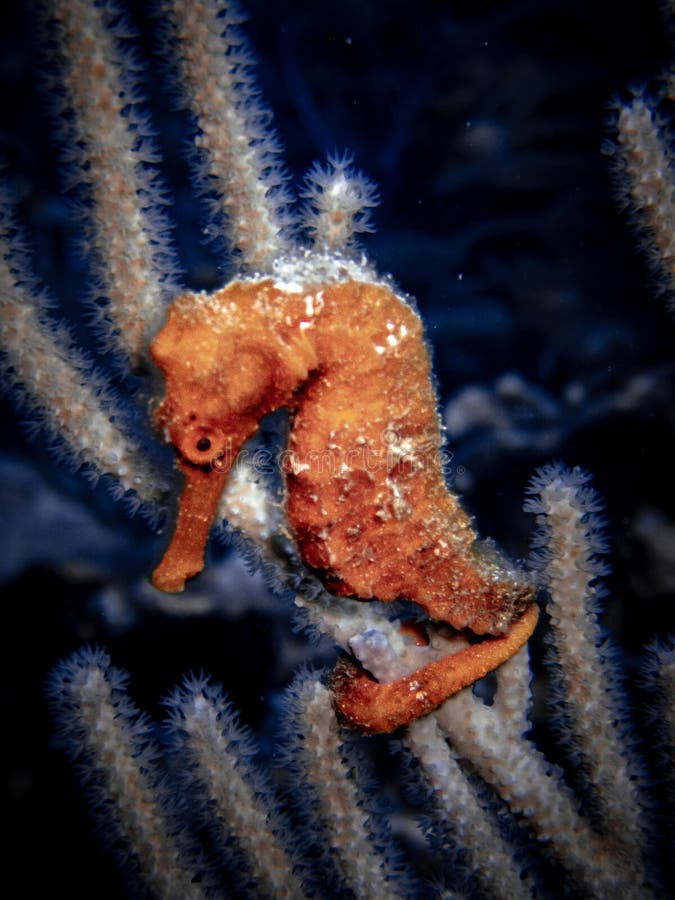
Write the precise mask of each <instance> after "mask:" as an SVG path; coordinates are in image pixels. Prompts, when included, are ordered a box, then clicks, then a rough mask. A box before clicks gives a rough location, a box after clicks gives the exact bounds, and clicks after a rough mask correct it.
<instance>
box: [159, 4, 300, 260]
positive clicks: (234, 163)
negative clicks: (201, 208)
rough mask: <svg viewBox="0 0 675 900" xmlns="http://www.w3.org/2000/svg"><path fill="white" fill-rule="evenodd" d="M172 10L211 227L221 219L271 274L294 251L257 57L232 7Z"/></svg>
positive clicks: (244, 254) (247, 255) (245, 254)
mask: <svg viewBox="0 0 675 900" xmlns="http://www.w3.org/2000/svg"><path fill="white" fill-rule="evenodd" d="M221 6H222V10H221ZM167 12H168V15H169V17H170V21H171V23H172V25H173V34H174V38H177V40H175V43H174V46H173V47H172V54H173V55H175V56H177V57H178V59H179V61H180V66H181V82H182V83H181V86H182V88H183V93H184V97H185V101H186V104H187V105H188V106H189V108H190V109H191V110H192V112H193V113H194V115H195V117H196V119H197V127H198V130H199V133H198V136H197V138H196V144H197V147H198V148H199V150H200V156H199V162H200V164H201V185H200V186H201V188H202V190H203V192H204V194H205V195H206V196H207V197H208V198H209V199H210V201H211V206H212V214H213V220H212V222H211V226H210V227H211V230H213V231H215V232H216V233H217V232H218V231H219V230H220V229H221V227H223V226H222V223H223V222H224V225H225V227H226V228H227V231H228V237H229V238H230V240H231V243H232V246H233V247H234V249H235V250H237V251H239V253H240V254H241V262H242V263H243V265H244V267H245V268H247V269H249V270H251V271H265V272H270V271H271V268H272V263H273V262H274V260H275V259H276V258H278V257H279V256H280V255H283V254H284V253H286V252H287V251H288V249H289V242H288V238H287V235H286V231H287V228H288V220H287V216H286V215H285V209H286V207H287V206H288V204H289V199H288V197H287V195H286V192H285V190H284V187H283V185H284V176H283V172H282V167H281V163H280V161H279V153H280V149H279V146H278V143H277V140H276V138H275V136H274V135H273V134H272V133H270V130H269V119H270V114H269V112H268V111H267V110H266V109H265V108H264V107H263V106H262V104H261V103H260V101H259V100H258V97H257V91H256V88H255V83H254V80H253V77H252V75H251V73H250V69H251V67H252V64H253V60H252V58H251V55H250V53H249V51H248V49H247V47H246V44H245V40H244V38H243V37H242V35H241V34H240V32H239V30H238V28H237V26H238V25H239V23H240V22H241V17H240V16H239V15H238V13H237V11H236V8H235V7H234V5H233V4H232V3H225V4H222V5H221V4H218V3H216V2H215V0H201V2H195V0H172V2H169V3H167Z"/></svg>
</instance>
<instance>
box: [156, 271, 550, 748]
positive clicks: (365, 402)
mask: <svg viewBox="0 0 675 900" xmlns="http://www.w3.org/2000/svg"><path fill="white" fill-rule="evenodd" d="M151 352H152V356H153V359H154V360H155V362H156V363H157V365H158V366H159V368H160V369H161V370H162V372H163V374H164V378H165V383H166V397H165V399H164V400H163V402H162V404H161V406H160V407H159V410H158V412H157V421H158V424H159V425H160V427H162V428H163V429H164V431H165V434H166V437H167V440H169V441H171V442H172V443H173V445H174V446H175V448H176V450H177V452H178V458H179V461H178V465H179V467H180V469H181V470H182V472H183V473H184V475H185V486H184V489H183V494H182V497H181V501H180V509H179V515H178V521H177V524H176V528H175V532H174V535H173V538H172V540H171V543H170V545H169V547H168V549H167V550H166V553H165V555H164V557H163V559H162V561H161V563H160V564H159V566H158V567H157V569H156V570H155V572H154V575H153V583H154V584H155V586H156V587H158V588H160V589H162V590H165V591H180V590H182V589H183V587H184V584H185V581H186V579H188V578H190V577H191V576H193V575H195V574H196V573H197V572H199V571H201V569H202V568H203V564H204V563H203V561H204V549H205V545H206V541H207V538H208V532H209V528H210V526H211V524H212V522H213V518H214V515H215V511H216V507H217V504H218V500H219V498H220V494H221V492H222V490H223V488H224V486H225V482H226V479H227V475H228V472H229V470H230V467H231V465H232V464H233V463H234V460H235V458H236V455H237V453H238V451H239V449H240V448H241V446H242V445H243V443H244V442H245V441H246V440H247V439H248V438H249V437H250V436H251V435H253V434H254V433H255V431H256V430H257V428H258V425H259V423H260V421H261V419H262V418H263V417H264V416H265V415H267V414H268V413H269V412H271V411H273V410H275V409H278V408H280V407H288V408H289V409H290V410H291V430H290V437H289V447H288V453H287V465H286V466H285V468H286V477H287V496H288V521H289V524H290V526H291V528H292V530H293V533H294V536H295V540H296V542H297V545H298V548H299V550H300V553H301V556H302V559H303V560H304V562H305V563H306V564H307V565H308V566H310V567H312V568H313V569H314V570H315V571H316V572H317V573H318V574H319V576H320V577H321V579H322V580H323V582H324V584H325V585H326V587H327V588H328V589H329V590H330V591H331V592H332V593H334V594H339V595H345V596H352V597H357V598H361V599H364V600H365V599H371V598H376V599H378V600H382V601H393V600H396V599H398V598H402V597H405V598H407V599H409V600H412V601H414V602H415V603H417V604H419V606H421V607H422V608H423V609H425V610H426V612H427V613H428V614H429V616H430V617H431V618H432V619H435V620H439V621H441V622H446V623H449V624H450V625H451V626H453V627H454V628H456V629H464V628H468V629H470V630H471V631H473V632H474V633H476V634H490V635H502V637H497V638H493V639H491V641H489V642H488V641H486V642H483V643H482V644H476V645H474V647H469V648H467V650H466V651H464V653H465V656H466V660H465V662H464V663H463V664H462V666H459V668H460V669H461V670H462V671H461V672H456V673H455V674H454V675H451V674H450V670H449V668H448V666H446V668H445V670H443V669H442V667H441V672H440V674H439V673H436V670H435V669H434V670H433V671H434V676H433V685H431V683H430V682H429V678H431V671H432V670H431V669H429V667H426V668H427V669H428V670H429V671H428V672H426V676H427V687H426V688H425V689H423V690H421V693H422V694H424V696H425V697H426V698H429V697H432V696H433V697H436V695H437V694H438V695H444V696H448V695H449V693H452V692H454V690H458V689H459V687H462V686H464V684H466V683H470V682H471V681H474V680H475V679H476V678H477V677H480V675H482V674H485V672H486V671H488V670H489V669H491V668H494V667H495V666H496V665H498V664H499V663H500V662H502V661H503V659H505V658H507V657H508V656H511V655H512V654H513V652H515V649H517V647H515V648H514V646H513V644H514V634H518V639H517V641H515V642H516V644H517V646H521V645H522V643H524V642H525V641H526V640H527V638H528V637H529V634H530V633H531V631H532V630H533V628H534V625H535V624H536V612H535V611H534V607H531V608H530V609H529V611H528V612H527V613H526V614H525V618H524V619H523V622H522V623H521V624H520V630H519V631H518V630H516V631H515V632H514V630H513V629H512V630H511V634H510V635H509V633H508V632H509V629H510V628H511V626H512V624H513V622H514V621H515V620H516V619H517V618H518V617H519V616H520V615H521V614H522V613H523V612H524V611H525V610H526V609H528V607H530V604H531V601H532V597H533V588H532V586H531V585H530V584H528V583H526V582H524V581H521V580H519V579H517V578H514V576H513V573H512V572H510V571H507V570H506V569H505V568H504V567H503V566H502V565H501V564H500V563H499V562H497V561H496V560H495V558H494V557H493V556H491V555H490V554H484V553H483V552H482V551H481V549H480V548H479V547H478V546H477V544H476V535H475V533H474V531H473V529H472V527H471V524H470V521H469V517H468V516H467V514H466V513H465V512H464V510H463V509H462V508H461V506H460V504H459V501H458V500H457V498H456V497H455V496H454V495H453V494H452V493H451V492H450V490H449V489H448V486H447V484H446V481H445V478H444V474H443V467H442V462H441V446H442V436H441V427H440V422H439V417H438V413H437V400H436V395H435V391H434V389H433V386H432V382H431V366H430V360H429V355H428V352H427V348H426V345H425V342H424V336H423V329H422V323H421V321H420V318H419V316H418V315H417V313H416V312H415V311H414V310H413V309H412V307H411V306H410V305H409V304H408V303H407V302H406V301H405V300H404V299H402V298H401V297H398V296H397V295H396V294H395V293H394V292H393V291H392V289H391V288H390V287H389V286H388V285H387V284H385V283H370V282H366V281H356V280H345V281H335V282H333V283H324V284H296V283H290V284H288V283H281V284H279V285H277V284H275V281H274V280H273V279H272V278H271V277H268V278H259V279H251V280H249V281H247V280H242V281H234V282H232V283H230V284H229V285H227V286H226V287H225V288H223V289H222V290H219V291H217V292H216V293H214V294H210V295H207V294H184V295H182V296H181V297H179V298H178V299H177V300H176V301H175V302H174V304H173V305H172V307H171V309H170V311H169V315H168V319H167V322H166V324H165V325H164V327H163V328H162V330H161V331H160V332H159V334H158V336H157V337H156V339H155V341H154V343H153V344H152V347H151ZM478 647H483V650H482V651H481V654H480V656H481V661H480V662H478V658H479V654H478V652H477V650H475V649H474V648H478ZM486 660H487V661H486ZM472 666H473V668H472ZM455 668H457V664H455ZM474 670H475V671H474ZM425 671H426V670H425ZM413 676H415V677H413ZM413 676H410V677H409V678H408V679H407V680H401V691H402V694H405V691H406V690H410V688H409V685H410V684H413V683H414V684H420V683H421V682H420V672H417V673H413ZM364 677H366V678H367V676H363V674H362V673H359V672H357V671H356V670H353V671H351V670H350V671H349V672H348V673H345V671H344V670H343V671H342V674H341V677H340V690H339V693H341V694H342V695H343V697H347V700H348V695H349V694H350V690H351V687H352V686H353V687H354V692H352V693H353V696H356V693H359V692H361V693H359V696H361V694H362V693H363V691H365V693H366V695H367V694H368V690H369V688H368V686H367V684H365V683H364V681H363V678H364ZM439 678H440V682H439V680H438V679H439ZM453 679H454V680H453ZM368 681H370V679H368ZM356 682H358V684H359V687H358V691H356ZM370 683H372V684H375V683H374V682H370ZM451 683H452V685H455V686H454V688H453V689H449V688H450V687H451ZM406 685H408V687H406ZM418 693H420V692H419V691H418ZM444 696H438V698H437V699H435V700H434V701H433V702H431V701H429V702H428V703H422V704H421V705H422V707H424V708H423V709H422V710H421V711H422V712H424V711H428V709H426V707H427V706H428V705H429V703H431V706H432V707H433V706H434V705H437V704H438V703H439V702H440V701H441V700H442V699H444ZM398 702H399V705H400V700H399V701H398ZM338 705H340V703H339V702H338ZM357 705H358V706H359V707H360V708H361V707H363V708H367V706H368V700H367V697H366V699H365V700H363V699H360V700H359V701H358V704H357ZM403 705H404V706H405V703H404V704H403ZM348 706H349V703H348V702H345V703H344V704H343V707H344V708H343V712H344V713H345V714H346V715H347V716H348V718H350V720H351V721H356V718H358V715H357V713H356V712H354V711H353V710H352V711H351V712H350V711H349V709H348V708H347V707H348ZM408 707H410V704H409V703H408ZM408 707H406V710H407V709H408ZM406 710H403V712H402V713H401V714H400V715H397V716H394V718H393V719H392V721H389V720H387V724H386V730H390V728H391V727H396V725H397V724H401V721H407V717H412V716H411V715H410V716H409V710H408V712H406ZM419 714H421V712H418V713H417V715H419ZM401 716H402V717H403V718H402V719H401ZM369 722H370V719H369ZM380 724H382V723H380ZM360 726H361V727H363V728H365V727H366V725H365V724H364V722H360ZM367 730H385V729H383V728H380V727H379V726H377V725H376V727H373V728H368V729H367Z"/></svg>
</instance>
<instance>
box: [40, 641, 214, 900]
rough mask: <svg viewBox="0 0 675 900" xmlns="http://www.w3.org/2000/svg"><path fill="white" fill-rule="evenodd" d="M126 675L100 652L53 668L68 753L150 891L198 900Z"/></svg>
mask: <svg viewBox="0 0 675 900" xmlns="http://www.w3.org/2000/svg"><path fill="white" fill-rule="evenodd" d="M127 681H128V678H127V676H125V675H124V674H123V673H121V672H119V671H118V670H117V669H114V668H112V667H111V665H110V659H109V658H108V656H107V655H106V654H105V653H103V652H102V651H99V650H89V649H85V650H83V651H81V652H80V653H77V654H74V655H73V656H72V657H71V658H69V659H67V660H65V661H64V662H62V663H61V664H60V665H59V666H57V668H56V669H55V670H54V672H53V673H52V676H51V680H50V685H49V690H50V694H51V696H52V697H53V699H54V701H55V712H56V715H57V716H58V718H59V720H60V724H61V729H62V732H63V734H64V737H65V738H66V739H67V741H68V745H69V749H70V752H71V755H72V756H73V757H75V758H76V759H82V760H83V761H84V762H86V766H87V768H86V770H85V769H83V770H82V771H86V773H87V778H88V780H89V782H90V784H91V787H92V791H93V793H94V794H95V796H96V798H97V799H98V801H99V803H100V804H101V807H102V809H103V810H104V812H105V815H106V816H110V817H111V819H112V823H114V827H115V829H116V831H117V832H118V833H119V836H121V838H122V839H123V841H124V842H125V843H127V842H128V845H129V846H128V852H129V853H131V854H132V855H133V858H134V860H135V863H136V865H137V867H138V874H139V876H140V878H141V879H143V881H144V882H145V884H146V885H147V887H148V888H149V889H150V892H151V894H152V896H157V897H165V898H167V900H201V898H203V897H205V893H204V891H202V889H201V887H200V886H199V884H197V883H195V882H194V876H195V874H196V873H195V872H192V871H190V869H189V868H188V866H187V865H186V864H185V862H184V860H183V858H182V853H181V851H180V849H179V847H178V845H177V843H176V841H175V838H174V830H175V823H172V822H171V821H170V820H169V819H168V817H167V816H166V814H165V813H164V811H163V809H162V808H161V806H160V804H159V801H158V793H159V790H158V781H159V779H158V774H157V772H156V771H155V759H156V757H157V756H158V753H159V751H158V748H157V747H156V745H155V743H154V740H153V738H152V733H151V725H150V723H149V722H148V720H146V719H144V718H143V717H142V716H141V715H140V713H139V712H138V710H136V709H135V708H134V707H133V705H132V704H131V702H130V701H129V699H128V698H127V696H126V692H125V687H126V682H127ZM112 823H111V822H110V821H109V822H107V823H106V824H107V825H108V826H110V825H111V824H112ZM136 887H138V885H136Z"/></svg>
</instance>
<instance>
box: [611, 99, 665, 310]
mask: <svg viewBox="0 0 675 900" xmlns="http://www.w3.org/2000/svg"><path fill="white" fill-rule="evenodd" d="M618 140H619V151H620V159H621V160H622V163H623V168H624V171H625V178H626V182H627V183H626V186H625V193H626V194H627V196H628V199H629V201H630V206H631V207H632V208H633V210H634V212H635V217H636V220H637V222H638V225H639V227H640V228H641V229H642V230H643V232H644V234H645V238H646V240H647V247H648V250H649V252H650V254H651V255H652V257H653V258H654V262H655V264H656V265H657V266H658V269H659V271H660V272H661V273H662V277H663V279H664V281H665V286H666V290H667V291H668V293H669V295H670V296H671V306H672V295H673V293H674V292H675V172H674V171H673V162H672V154H671V151H670V149H669V147H668V136H667V135H666V133H665V131H664V128H663V127H662V126H661V125H660V124H659V122H658V120H657V116H656V113H655V112H654V110H653V109H652V108H651V107H650V105H649V104H648V103H647V102H646V101H645V99H644V98H643V97H641V96H639V95H638V96H636V97H635V98H634V100H633V102H632V103H628V104H626V105H625V106H623V107H622V108H621V110H620V112H619V117H618ZM672 308H674V309H675V306H673V307H672Z"/></svg>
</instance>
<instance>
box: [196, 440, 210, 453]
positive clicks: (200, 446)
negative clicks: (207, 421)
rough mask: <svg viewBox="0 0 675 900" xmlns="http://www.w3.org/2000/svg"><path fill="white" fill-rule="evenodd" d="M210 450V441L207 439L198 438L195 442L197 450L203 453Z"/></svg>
mask: <svg viewBox="0 0 675 900" xmlns="http://www.w3.org/2000/svg"><path fill="white" fill-rule="evenodd" d="M210 449H211V441H210V440H209V439H208V438H207V437H203V438H200V439H199V440H198V441H197V450H199V451H200V453H203V452H204V451H205V450H210Z"/></svg>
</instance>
